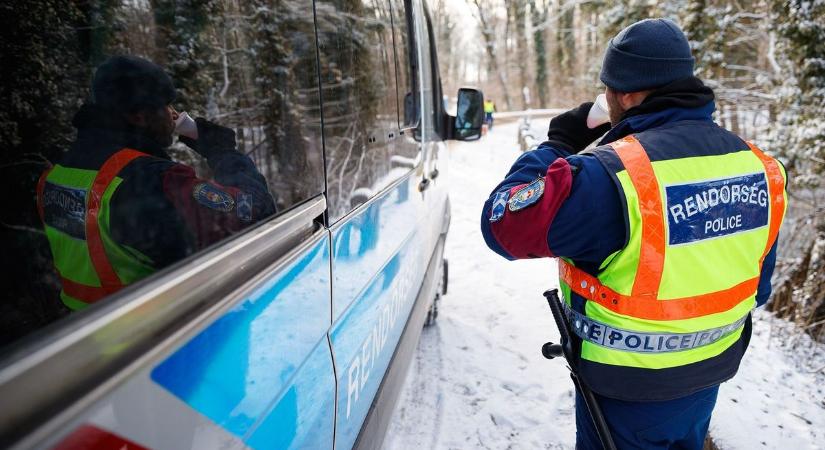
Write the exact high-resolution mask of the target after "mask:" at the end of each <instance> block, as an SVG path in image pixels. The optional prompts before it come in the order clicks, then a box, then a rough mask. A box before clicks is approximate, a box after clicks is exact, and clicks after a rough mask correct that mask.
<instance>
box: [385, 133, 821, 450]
mask: <svg viewBox="0 0 825 450" xmlns="http://www.w3.org/2000/svg"><path fill="white" fill-rule="evenodd" d="M516 132H517V128H516V124H506V125H504V124H503V125H499V126H497V127H496V128H495V129H494V130H493V131H492V132H491V133H489V134H488V135H487V136H485V137H484V138H483V139H482V140H481V141H478V142H470V143H458V144H455V145H453V146H452V147H451V150H450V152H451V153H450V169H451V170H450V177H451V180H450V183H451V193H450V198H451V200H452V208H453V210H452V213H453V218H452V227H451V229H450V235H449V238H448V240H447V249H446V253H447V255H446V256H447V258H448V259H449V261H450V284H449V293H448V294H447V295H446V296H445V297H444V298H443V299H442V302H441V307H440V310H439V311H440V313H439V317H438V322H437V323H436V325H435V326H432V327H429V328H425V329H424V331H423V333H422V335H421V341H420V343H419V345H418V351H417V354H416V356H415V359H414V360H413V362H412V364H411V366H410V373H409V374H408V376H407V380H406V385H405V387H404V392H403V393H402V397H401V399H400V401H399V405H398V408H397V409H396V411H395V413H394V416H393V419H392V424H391V425H390V429H389V431H388V433H387V437H386V440H385V448H387V449H393V450H408V449H418V450H423V449H469V448H489V449H507V448H513V449H522V448H523V449H533V448H536V449H542V448H547V449H565V448H573V446H574V442H575V423H574V416H573V388H572V382H571V381H570V377H569V375H568V372H567V369H566V368H565V365H564V363H563V362H562V361H560V360H554V361H549V360H546V359H544V358H543V357H542V356H541V352H540V349H541V345H542V344H543V343H544V342H546V341H548V340H549V341H555V342H558V333H557V331H556V330H555V326H554V325H553V319H552V316H551V314H550V310H549V308H548V307H547V304H546V303H545V301H544V298H543V297H542V295H541V293H542V292H543V291H544V290H545V289H548V288H551V287H555V286H556V285H557V281H556V264H555V261H552V260H548V259H543V260H528V261H515V262H509V261H506V260H504V259H503V258H501V257H499V256H498V255H496V254H494V253H493V252H491V251H489V250H488V249H487V247H486V246H485V244H484V241H483V239H482V237H481V232H480V231H479V225H478V221H479V215H480V210H481V205H482V203H483V202H484V200H485V199H486V197H487V195H488V193H489V192H490V190H492V188H493V187H494V186H495V185H496V184H497V183H498V182H499V180H500V179H501V178H502V177H503V176H504V175H505V173H506V172H507V169H508V168H509V167H510V165H511V164H512V162H513V161H514V160H515V158H516V157H517V156H518V154H519V151H518V148H517V145H516ZM780 325H782V324H778V323H777V322H776V321H775V320H773V319H772V318H770V317H769V316H767V315H766V314H759V315H758V320H757V322H756V325H755V331H754V337H753V339H752V341H751V346H750V350H749V352H748V354H747V355H746V356H745V359H744V361H743V363H742V366H741V369H740V372H739V374H738V375H737V376H736V378H734V379H733V380H732V381H730V382H728V383H725V384H724V385H723V386H722V389H721V392H720V396H719V401H718V403H717V407H716V410H715V413H714V416H713V420H712V423H711V434H712V435H713V437H714V439H715V440H716V442H717V443H718V444H719V446H720V448H722V449H724V450H728V449H759V448H782V449H794V450H798V449H814V448H823V447H825V444H823V442H824V441H823V439H825V397H824V396H823V392H824V389H825V388H823V386H822V381H823V377H822V376H820V377H819V378H818V379H817V376H816V375H815V374H812V373H810V372H809V371H802V370H800V368H799V365H798V364H795V363H794V361H795V360H798V359H799V358H792V357H791V356H790V355H788V354H787V352H786V351H784V350H783V349H782V348H781V347H780V346H779V345H778V344H777V343H776V342H774V341H775V340H776V337H775V336H774V337H773V338H771V337H770V336H769V335H770V334H771V332H772V329H773V328H776V327H778V326H780ZM774 334H776V333H774ZM816 354H817V355H819V356H817V358H820V359H822V355H823V354H825V353H823V352H821V351H820V352H817V353H816ZM820 362H821V364H816V363H814V364H807V365H806V367H814V368H816V367H819V366H823V365H825V361H820ZM809 363H810V361H809ZM821 373H822V372H819V374H820V375H821Z"/></svg>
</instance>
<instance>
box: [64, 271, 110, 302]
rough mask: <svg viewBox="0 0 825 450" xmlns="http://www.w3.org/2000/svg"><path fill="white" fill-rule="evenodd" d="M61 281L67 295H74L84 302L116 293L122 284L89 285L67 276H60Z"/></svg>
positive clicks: (94, 300)
mask: <svg viewBox="0 0 825 450" xmlns="http://www.w3.org/2000/svg"><path fill="white" fill-rule="evenodd" d="M60 283H61V284H62V287H63V292H64V293H65V294H66V295H68V296H70V297H74V298H76V299H78V300H80V301H82V302H84V303H94V302H96V301H98V300H100V299H102V298H104V297H106V296H107V295H109V294H114V293H115V292H117V291H118V290H119V289H121V287H120V286H118V287H115V286H106V287H97V286H87V285H85V284H80V283H76V282H74V281H72V280H70V279H68V278H65V277H61V278H60Z"/></svg>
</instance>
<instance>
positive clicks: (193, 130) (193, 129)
mask: <svg viewBox="0 0 825 450" xmlns="http://www.w3.org/2000/svg"><path fill="white" fill-rule="evenodd" d="M175 133H177V134H179V135H181V136H186V137H188V138H192V139H197V138H198V124H196V123H195V120H194V119H192V118H191V117H189V114H187V113H186V112H185V111H184V112H182V113H180V114H178V120H176V121H175Z"/></svg>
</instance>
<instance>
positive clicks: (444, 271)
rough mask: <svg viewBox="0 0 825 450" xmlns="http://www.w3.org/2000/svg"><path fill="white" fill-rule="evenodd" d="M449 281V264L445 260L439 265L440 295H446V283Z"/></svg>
mask: <svg viewBox="0 0 825 450" xmlns="http://www.w3.org/2000/svg"><path fill="white" fill-rule="evenodd" d="M449 279H450V269H449V263H448V262H447V260H446V259H445V260H444V261H443V264H442V265H441V295H447V282H448V281H449Z"/></svg>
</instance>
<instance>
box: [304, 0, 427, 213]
mask: <svg viewBox="0 0 825 450" xmlns="http://www.w3.org/2000/svg"><path fill="white" fill-rule="evenodd" d="M399 3H400V2H399ZM398 6H400V5H398ZM317 14H318V34H319V36H318V38H319V48H320V52H321V53H320V59H321V84H322V86H323V98H324V133H325V138H326V164H327V201H328V203H329V205H330V217H331V219H332V220H333V221H334V220H337V219H339V218H341V217H343V216H344V215H345V214H346V213H348V212H349V211H350V210H352V209H353V208H356V207H357V206H358V205H360V204H362V203H364V202H365V201H367V200H369V199H370V198H372V197H373V196H374V195H375V194H376V193H378V192H379V191H381V190H382V189H383V188H384V187H386V186H387V185H388V184H390V183H392V182H393V181H395V180H397V179H398V178H399V177H401V176H403V175H404V174H406V173H409V171H410V168H411V167H414V166H415V165H416V164H417V159H416V158H418V153H419V151H418V145H417V144H416V143H415V142H414V141H413V139H412V136H411V135H412V134H413V133H412V131H411V130H410V131H406V132H402V131H403V130H402V129H401V127H400V126H399V124H402V126H403V127H404V128H407V127H409V126H414V124H415V122H417V113H416V112H415V105H416V104H417V99H416V95H415V93H414V92H413V91H412V89H411V86H413V84H412V83H413V82H414V78H413V77H412V73H413V72H412V68H411V64H410V61H411V59H410V57H411V50H410V49H409V45H408V44H409V43H408V41H409V37H408V36H409V34H408V33H407V22H406V19H404V18H405V14H404V12H403V9H401V8H395V9H393V8H392V7H391V5H390V3H389V1H388V0H364V1H356V2H351V1H330V2H319V3H317ZM393 21H395V22H396V23H395V24H394V23H393ZM393 25H395V26H396V29H395V30H396V31H395V35H394V34H393V33H394V30H393ZM399 92H403V94H401V95H399ZM399 108H404V111H402V112H401V113H400V114H399Z"/></svg>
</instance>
